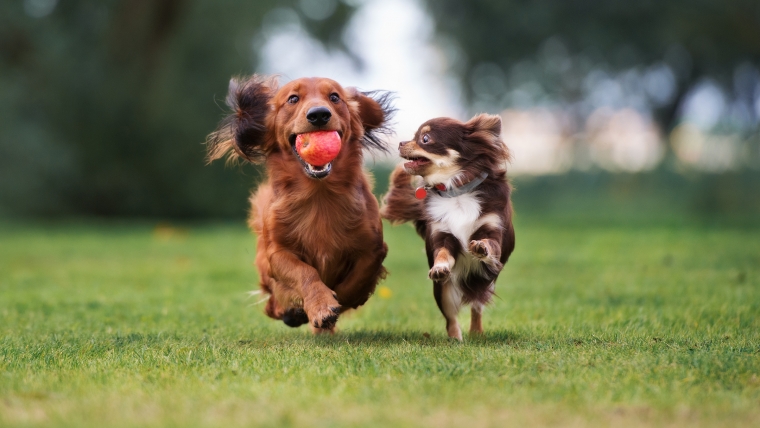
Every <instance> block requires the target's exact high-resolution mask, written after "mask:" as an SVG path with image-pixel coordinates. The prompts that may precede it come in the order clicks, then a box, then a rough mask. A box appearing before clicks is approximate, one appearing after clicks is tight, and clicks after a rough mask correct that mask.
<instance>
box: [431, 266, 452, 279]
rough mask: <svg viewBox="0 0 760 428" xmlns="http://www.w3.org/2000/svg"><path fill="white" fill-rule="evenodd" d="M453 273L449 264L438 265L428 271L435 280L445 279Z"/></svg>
mask: <svg viewBox="0 0 760 428" xmlns="http://www.w3.org/2000/svg"><path fill="white" fill-rule="evenodd" d="M449 275H451V270H450V269H449V267H448V266H443V265H436V266H433V268H432V269H430V272H428V277H430V279H432V280H433V281H443V280H444V279H446V278H448V277H449Z"/></svg>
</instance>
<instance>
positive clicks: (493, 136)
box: [464, 113, 511, 161]
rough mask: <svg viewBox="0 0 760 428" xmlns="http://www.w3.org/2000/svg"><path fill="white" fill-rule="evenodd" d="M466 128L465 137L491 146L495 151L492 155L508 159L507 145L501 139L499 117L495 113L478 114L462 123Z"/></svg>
mask: <svg viewBox="0 0 760 428" xmlns="http://www.w3.org/2000/svg"><path fill="white" fill-rule="evenodd" d="M464 125H465V128H466V129H467V137H466V138H467V139H468V140H470V141H479V142H481V143H485V144H487V145H488V146H490V147H493V148H494V149H496V150H497V151H496V152H495V153H494V155H493V156H494V157H497V158H501V159H503V160H504V161H509V159H510V157H511V155H510V153H509V149H508V148H507V145H506V144H504V141H503V140H502V139H501V117H500V116H498V115H495V114H485V113H482V114H479V115H477V116H475V117H473V118H472V119H470V120H469V121H468V122H467V123H465V124H464Z"/></svg>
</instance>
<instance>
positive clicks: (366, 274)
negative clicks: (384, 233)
mask: <svg viewBox="0 0 760 428" xmlns="http://www.w3.org/2000/svg"><path fill="white" fill-rule="evenodd" d="M387 253H388V246H387V245H386V244H385V242H383V241H382V240H381V241H380V245H378V246H377V247H376V248H374V249H372V251H369V252H367V253H365V254H359V255H358V256H357V258H356V262H355V264H354V267H353V269H352V270H351V272H349V274H348V276H347V277H346V279H344V280H343V281H342V282H341V283H340V284H338V285H336V286H335V293H336V294H337V295H338V301H339V302H340V304H341V306H342V307H343V308H345V309H350V308H351V309H355V308H358V307H359V306H361V305H363V304H364V303H365V302H366V301H367V299H369V296H370V295H371V294H372V293H373V292H374V291H375V286H376V285H377V282H378V281H379V280H380V279H381V278H382V277H383V276H384V275H385V269H384V268H383V260H384V259H385V255H386V254H387Z"/></svg>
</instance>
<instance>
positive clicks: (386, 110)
mask: <svg viewBox="0 0 760 428" xmlns="http://www.w3.org/2000/svg"><path fill="white" fill-rule="evenodd" d="M347 90H348V92H349V94H350V95H351V101H350V102H349V104H350V105H351V107H352V108H355V109H356V110H357V111H358V114H359V119H360V120H361V123H362V126H363V127H364V137H363V138H362V144H363V145H364V146H365V147H368V148H372V149H377V150H381V151H384V152H389V150H388V147H386V145H385V143H384V142H383V140H382V139H381V137H380V135H390V134H392V133H393V131H392V130H391V129H390V125H389V123H388V122H389V121H390V119H391V118H392V117H393V115H394V114H395V113H396V109H395V108H394V107H393V93H391V92H387V91H370V92H359V90H357V89H356V88H347Z"/></svg>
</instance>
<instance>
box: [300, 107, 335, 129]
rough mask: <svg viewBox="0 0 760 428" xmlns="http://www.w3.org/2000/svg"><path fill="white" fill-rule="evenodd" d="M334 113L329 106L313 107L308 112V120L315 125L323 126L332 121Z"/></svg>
mask: <svg viewBox="0 0 760 428" xmlns="http://www.w3.org/2000/svg"><path fill="white" fill-rule="evenodd" d="M331 117H332V113H330V109H328V108H327V107H312V108H310V109H309V111H307V112H306V120H308V121H309V123H311V124H312V125H314V126H323V125H325V124H327V122H329V121H330V118H331Z"/></svg>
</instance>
